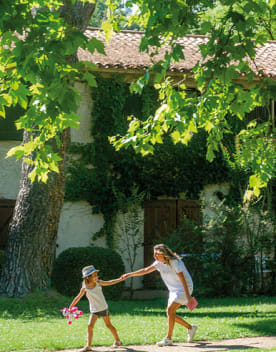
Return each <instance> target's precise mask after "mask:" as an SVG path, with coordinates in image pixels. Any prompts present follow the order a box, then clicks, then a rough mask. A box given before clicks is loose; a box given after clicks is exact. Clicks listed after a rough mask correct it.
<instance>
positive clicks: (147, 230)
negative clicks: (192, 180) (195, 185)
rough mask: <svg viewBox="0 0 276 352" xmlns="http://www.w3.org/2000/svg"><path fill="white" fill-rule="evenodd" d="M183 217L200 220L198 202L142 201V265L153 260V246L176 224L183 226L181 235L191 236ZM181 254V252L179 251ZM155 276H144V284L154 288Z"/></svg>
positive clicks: (179, 200)
mask: <svg viewBox="0 0 276 352" xmlns="http://www.w3.org/2000/svg"><path fill="white" fill-rule="evenodd" d="M185 219H189V220H192V221H193V222H197V223H199V222H200V221H201V209H200V204H199V203H198V202H196V201H193V200H181V199H177V200H154V201H146V202H145V203H144V265H145V266H148V265H151V264H152V263H153V261H154V258H153V246H154V245H155V244H156V243H161V242H163V241H164V239H166V238H167V236H168V235H169V234H170V233H171V232H173V231H174V230H176V228H177V227H178V226H180V225H181V226H182V228H183V232H184V233H183V236H191V234H190V233H189V227H188V226H187V228H185ZM179 254H181V253H179ZM155 281H156V277H155V276H154V275H153V274H150V275H149V276H145V278H144V286H145V287H147V288H155V287H156V284H155Z"/></svg>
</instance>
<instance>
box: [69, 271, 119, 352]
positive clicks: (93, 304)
mask: <svg viewBox="0 0 276 352" xmlns="http://www.w3.org/2000/svg"><path fill="white" fill-rule="evenodd" d="M98 272H99V270H96V269H95V268H94V266H93V265H90V266H86V267H84V268H83V269H82V278H83V279H84V280H83V284H82V288H81V290H80V292H79V294H78V295H77V296H76V297H75V298H74V299H73V301H72V303H71V305H70V307H69V308H70V309H71V308H72V307H74V306H75V305H76V304H77V303H78V302H79V300H80V299H81V298H82V297H83V295H84V294H86V297H87V299H88V301H89V307H90V313H91V314H90V317H89V322H88V335H87V345H86V346H85V347H83V348H82V349H81V352H86V351H91V350H92V337H93V328H94V325H95V323H96V321H97V319H98V318H99V317H102V318H103V320H104V322H105V325H106V327H107V328H108V329H109V330H110V331H111V333H112V335H113V336H114V339H115V341H114V344H113V345H112V347H119V346H121V344H122V342H121V340H120V338H119V336H118V333H117V330H116V328H115V327H114V326H113V325H112V324H111V321H110V318H109V311H108V305H107V303H106V300H105V297H104V295H103V292H102V286H110V285H115V284H117V283H118V282H120V281H123V280H124V279H122V278H119V279H115V280H109V281H103V280H98Z"/></svg>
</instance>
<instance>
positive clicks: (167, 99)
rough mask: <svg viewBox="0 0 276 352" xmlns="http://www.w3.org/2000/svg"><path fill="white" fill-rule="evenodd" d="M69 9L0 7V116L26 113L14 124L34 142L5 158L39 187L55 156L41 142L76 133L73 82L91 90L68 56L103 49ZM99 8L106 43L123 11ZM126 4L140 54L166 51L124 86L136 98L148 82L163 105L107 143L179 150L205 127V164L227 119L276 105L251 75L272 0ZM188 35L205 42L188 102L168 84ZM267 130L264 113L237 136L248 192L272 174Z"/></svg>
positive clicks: (42, 1) (271, 91)
mask: <svg viewBox="0 0 276 352" xmlns="http://www.w3.org/2000/svg"><path fill="white" fill-rule="evenodd" d="M75 3H76V1H73V0H72V1H61V0H47V1H46V0H39V1H38V0H37V1H20V0H15V1H12V0H7V1H5V2H3V3H1V5H0V10H1V19H0V35H1V47H0V83H1V94H0V115H1V116H2V117H3V118H5V107H6V106H14V105H16V104H20V105H21V106H22V107H23V108H24V110H25V114H24V115H23V116H22V117H21V118H20V119H19V120H18V121H17V127H18V128H22V129H24V130H27V131H36V132H37V134H36V137H34V138H32V139H31V140H30V141H28V142H27V143H25V144H22V145H20V146H18V147H16V148H14V149H12V150H11V151H10V152H9V155H15V156H16V157H17V158H20V157H23V158H24V160H25V161H26V162H29V163H31V164H32V165H33V166H34V168H33V171H32V173H31V175H30V177H31V179H32V180H34V179H35V178H36V177H37V178H38V180H42V181H44V182H46V180H47V175H48V172H51V171H54V172H58V161H59V157H58V154H57V153H54V152H53V150H52V149H51V147H50V146H48V145H47V146H46V144H45V143H46V142H47V141H48V140H50V139H51V138H56V140H57V143H58V144H59V142H60V141H59V138H58V137H57V135H58V133H59V132H61V131H62V130H63V129H66V128H67V127H78V123H79V122H78V121H79V119H80V117H79V116H77V114H76V110H77V105H78V103H79V101H80V96H79V93H78V91H77V90H76V89H75V88H74V86H73V83H74V82H75V81H76V80H83V79H84V80H86V81H87V82H88V84H89V85H90V86H92V87H93V86H95V85H96V81H95V78H94V76H93V74H91V69H95V66H94V65H93V64H92V63H89V62H82V63H79V62H76V61H74V60H72V55H73V54H74V53H76V50H77V48H78V47H81V48H83V49H88V50H89V51H90V52H92V53H93V52H94V51H95V50H98V51H99V52H100V53H104V45H103V43H101V42H100V41H99V40H97V39H96V38H92V39H88V38H87V37H86V36H85V35H84V34H83V33H82V31H81V30H80V29H79V28H77V26H76V25H75V23H74V21H73V20H72V21H71V22H70V18H68V13H70V11H69V10H72V9H73V10H74V11H75V12H76V11H78V8H77V6H75ZM79 3H81V1H80V2H79ZM88 3H95V4H96V1H95V0H86V1H83V4H84V6H85V4H88ZM65 5H66V6H65ZM106 5H107V6H108V7H109V11H108V15H109V19H108V21H106V22H103V23H102V28H103V29H104V31H105V32H106V38H110V37H111V36H112V33H111V32H112V29H113V28H114V29H115V30H120V25H121V23H122V21H123V25H125V20H126V17H125V16H122V11H119V10H118V9H121V8H122V2H121V1H120V0H114V1H113V0H112V1H111V0H107V1H106ZM125 6H126V7H127V8H128V9H134V11H132V12H130V11H128V25H129V26H131V25H132V24H138V25H139V26H141V28H144V30H145V32H144V35H143V37H142V40H141V44H140V49H141V50H142V51H148V52H149V49H150V48H152V47H154V48H155V49H156V53H157V52H158V50H159V49H160V48H161V47H163V46H164V45H165V44H166V45H167V46H168V47H169V50H167V52H166V54H165V57H164V60H162V61H160V62H158V63H156V64H154V65H153V66H152V67H150V68H149V69H148V70H147V72H146V73H145V75H144V77H141V78H140V79H139V80H138V81H137V82H136V84H133V86H132V89H133V91H134V90H136V91H137V92H139V91H141V90H142V89H143V87H144V85H145V84H147V83H148V82H149V80H150V79H151V78H152V77H154V83H155V86H156V88H157V89H158V91H159V95H160V100H161V101H162V102H163V103H162V105H161V107H160V108H159V109H158V110H157V111H156V113H155V114H154V115H153V116H149V119H148V120H147V121H146V122H140V121H139V120H138V119H133V121H132V122H131V124H130V128H129V132H128V134H127V135H126V136H125V137H124V138H122V139H113V143H114V144H115V146H116V147H117V148H120V147H122V146H125V147H128V146H129V145H132V146H133V147H134V148H135V150H136V151H137V152H141V153H143V154H147V153H151V152H153V150H154V145H155V144H156V143H162V141H163V138H164V136H165V135H168V134H170V135H171V137H172V139H173V141H174V143H178V142H181V143H185V144H187V143H188V142H189V141H190V140H191V138H192V136H193V135H194V134H195V133H197V132H198V131H199V130H200V129H204V130H205V131H207V132H208V134H209V137H208V139H207V158H208V160H210V161H212V160H213V159H214V157H215V155H216V152H217V151H218V150H219V148H221V147H223V146H222V144H221V141H222V138H223V136H224V135H225V134H228V133H232V130H231V127H230V124H229V119H240V120H244V119H245V115H246V113H248V112H249V111H252V110H253V109H254V108H255V107H256V106H269V103H270V100H271V99H273V98H274V99H275V96H276V93H275V91H276V88H275V86H276V83H275V81H273V80H272V79H270V78H268V77H264V76H262V73H260V74H259V77H258V82H256V81H255V80H254V77H255V75H256V70H255V72H253V71H252V68H253V67H254V66H255V62H254V57H255V53H256V48H257V47H258V46H259V45H262V44H264V43H265V42H266V41H267V40H268V39H273V38H275V12H276V5H275V1H274V0H241V1H239V2H237V1H235V0H217V1H210V0H200V1H198V0H167V1H160V0H128V1H126V2H125ZM66 8H67V9H68V11H64V9H66ZM123 12H124V13H125V12H126V11H125V10H124V11H123ZM213 13H214V14H215V16H212V14H213ZM69 17H70V16H69ZM72 18H73V17H72ZM214 18H217V19H218V21H214V20H213V19H214ZM191 31H196V32H197V33H200V34H206V35H207V37H208V40H207V41H206V43H205V44H202V45H201V46H200V50H201V54H202V57H203V59H204V63H201V64H198V65H197V66H196V67H195V68H194V70H193V74H194V77H195V79H196V82H197V88H198V90H200V92H201V95H200V96H198V97H193V98H189V97H187V96H186V92H185V88H186V87H185V85H184V83H183V82H184V80H183V82H179V84H178V85H177V86H178V89H177V90H176V89H174V88H175V84H176V83H175V82H171V81H170V80H169V79H168V78H166V73H167V71H168V68H169V66H170V63H171V62H174V61H178V60H180V59H183V50H182V47H181V45H180V44H179V42H178V41H177V39H178V38H180V37H183V36H184V35H186V34H188V33H190V32H191ZM151 55H154V53H152V54H151ZM69 58H70V59H69ZM255 68H256V67H255ZM241 76H242V77H243V79H242V84H241V81H240V80H239V78H240V77H241ZM183 79H184V77H183ZM274 133H275V122H274V121H273V117H272V116H271V114H270V117H269V119H268V121H265V122H263V123H261V124H260V123H258V122H256V123H254V122H250V124H249V125H248V126H247V127H246V128H245V129H243V130H242V131H240V133H239V141H240V154H241V158H240V160H241V164H243V165H246V166H248V167H250V168H251V169H252V177H251V179H250V186H251V188H252V190H253V192H254V193H255V194H256V195H258V194H259V191H260V188H261V187H263V186H265V185H266V184H267V182H268V181H269V179H271V178H272V177H273V175H274V174H275V164H274V163H273V157H272V155H273V153H274V151H275V150H274V144H275V143H273V141H274ZM256 141H257V142H256ZM253 142H254V145H253ZM33 152H35V153H36V158H35V159H34V160H31V159H30V158H29V157H28V156H29V155H30V154H31V153H33Z"/></svg>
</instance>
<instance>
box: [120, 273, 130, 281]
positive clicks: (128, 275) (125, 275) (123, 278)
mask: <svg viewBox="0 0 276 352" xmlns="http://www.w3.org/2000/svg"><path fill="white" fill-rule="evenodd" d="M129 277H130V274H129V273H126V274H123V275H122V276H121V277H120V279H121V280H126V279H128V278H129Z"/></svg>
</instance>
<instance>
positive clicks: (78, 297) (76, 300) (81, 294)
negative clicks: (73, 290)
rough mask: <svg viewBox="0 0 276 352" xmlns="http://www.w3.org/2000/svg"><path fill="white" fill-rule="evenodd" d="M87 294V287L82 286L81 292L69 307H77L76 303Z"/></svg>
mask: <svg viewBox="0 0 276 352" xmlns="http://www.w3.org/2000/svg"><path fill="white" fill-rule="evenodd" d="M84 294H85V288H83V287H82V288H81V290H80V292H79V294H78V295H77V296H76V297H75V298H74V299H73V301H72V303H71V304H70V307H69V309H71V308H72V307H75V305H76V304H77V303H78V302H79V300H80V299H81V298H82V296H83V295H84Z"/></svg>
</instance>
